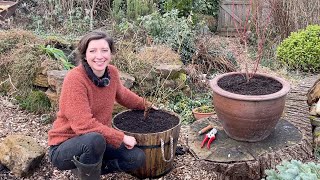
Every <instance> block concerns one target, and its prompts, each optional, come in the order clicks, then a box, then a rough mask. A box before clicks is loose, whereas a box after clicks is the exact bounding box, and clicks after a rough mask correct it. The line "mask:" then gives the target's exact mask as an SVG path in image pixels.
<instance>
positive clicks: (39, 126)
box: [0, 96, 216, 180]
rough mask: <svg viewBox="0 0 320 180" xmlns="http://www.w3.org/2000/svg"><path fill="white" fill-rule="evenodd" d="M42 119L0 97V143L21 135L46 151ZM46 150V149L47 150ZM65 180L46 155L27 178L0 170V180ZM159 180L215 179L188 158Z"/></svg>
mask: <svg viewBox="0 0 320 180" xmlns="http://www.w3.org/2000/svg"><path fill="white" fill-rule="evenodd" d="M41 119H42V118H41V117H40V116H37V115H33V114H30V113H26V112H25V111H23V110H21V109H20V108H19V107H18V106H17V105H16V104H15V103H14V101H12V100H10V99H9V98H7V97H3V96H0V142H1V141H2V140H3V139H4V138H5V137H6V136H7V135H10V134H24V135H28V136H31V137H34V138H35V139H36V140H37V142H38V143H39V144H40V145H41V146H43V147H47V137H48V136H47V132H48V131H49V130H50V128H51V124H47V125H46V124H44V123H42V120H41ZM187 132H188V126H182V127H181V131H180V138H179V142H178V145H185V144H186V143H185V142H186V139H187V138H186V137H187ZM47 149H48V147H47ZM102 177H103V178H102V179H105V180H107V179H114V180H122V179H126V180H127V179H137V178H135V177H133V176H131V175H129V174H126V173H113V174H108V175H104V176H102ZM7 179H8V180H16V179H23V180H29V179H30V180H49V179H52V180H68V179H75V178H74V177H73V175H72V174H71V173H70V171H59V170H57V169H56V168H54V167H53V166H52V165H51V163H50V162H49V160H48V156H47V154H46V156H45V158H44V159H43V160H42V162H41V164H40V167H38V168H37V169H36V170H35V172H34V173H33V174H32V175H31V176H29V177H27V178H16V177H14V176H13V174H11V173H10V171H9V170H7V169H2V168H1V167H0V180H7ZM160 179H178V180H179V179H183V180H187V179H201V180H212V179H216V175H215V174H214V172H207V171H204V170H201V167H200V166H199V163H198V161H197V160H196V159H195V158H194V157H193V156H192V155H191V154H190V153H185V154H184V155H180V156H176V158H175V159H174V167H173V170H172V171H171V172H170V173H168V174H167V175H166V176H164V177H162V178H160Z"/></svg>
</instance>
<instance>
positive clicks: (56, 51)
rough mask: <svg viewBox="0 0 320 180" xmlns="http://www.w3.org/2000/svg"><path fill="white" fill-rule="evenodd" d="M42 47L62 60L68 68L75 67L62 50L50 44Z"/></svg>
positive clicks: (53, 56) (44, 50)
mask: <svg viewBox="0 0 320 180" xmlns="http://www.w3.org/2000/svg"><path fill="white" fill-rule="evenodd" d="M40 49H41V50H42V51H43V52H44V53H46V54H47V55H49V56H50V57H52V58H55V59H57V60H59V61H61V62H62V64H63V66H64V68H65V69H66V70H70V69H72V68H74V65H73V64H71V63H70V62H69V60H68V58H67V56H66V55H65V54H64V52H63V51H62V50H60V49H57V48H54V47H51V46H50V45H47V46H46V47H45V46H43V45H40Z"/></svg>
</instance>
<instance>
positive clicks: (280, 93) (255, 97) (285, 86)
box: [209, 72, 290, 101]
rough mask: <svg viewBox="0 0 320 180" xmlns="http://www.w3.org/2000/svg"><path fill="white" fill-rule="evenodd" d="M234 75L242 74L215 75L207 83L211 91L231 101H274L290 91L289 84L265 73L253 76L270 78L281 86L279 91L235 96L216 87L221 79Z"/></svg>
mask: <svg viewBox="0 0 320 180" xmlns="http://www.w3.org/2000/svg"><path fill="white" fill-rule="evenodd" d="M234 74H244V73H241V72H229V73H224V74H220V75H217V76H216V77H215V78H213V79H212V80H210V82H209V85H210V87H211V89H212V90H213V91H214V92H215V93H217V94H219V95H223V96H225V97H228V98H231V99H237V100H247V101H263V100H271V99H276V98H278V97H281V96H284V95H286V94H287V93H288V92H289V90H290V84H289V83H288V82H287V81H285V80H283V79H282V78H279V77H276V76H273V75H270V74H265V73H256V74H255V75H259V76H265V77H269V78H272V79H274V80H276V81H278V82H280V83H281V84H282V89H281V90H280V91H278V92H275V93H272V94H266V95H242V94H235V93H232V92H229V91H226V90H224V89H222V88H220V87H219V86H218V81H219V80H220V79H221V78H223V77H225V76H230V75H234Z"/></svg>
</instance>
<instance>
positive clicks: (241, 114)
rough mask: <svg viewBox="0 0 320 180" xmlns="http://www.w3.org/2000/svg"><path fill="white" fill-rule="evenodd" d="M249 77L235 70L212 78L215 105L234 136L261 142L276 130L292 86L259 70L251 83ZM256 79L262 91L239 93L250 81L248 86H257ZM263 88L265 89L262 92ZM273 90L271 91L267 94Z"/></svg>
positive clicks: (228, 130) (227, 132)
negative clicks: (247, 78)
mask: <svg viewBox="0 0 320 180" xmlns="http://www.w3.org/2000/svg"><path fill="white" fill-rule="evenodd" d="M245 77H246V76H245V74H243V73H237V72H231V73H225V74H222V75H218V76H216V77H215V78H214V79H213V80H211V81H210V87H211V88H212V90H213V105H214V108H215V111H216V113H217V116H218V119H219V120H220V121H221V124H222V127H223V129H224V131H225V132H226V134H227V135H228V136H229V137H230V138H233V139H235V140H239V141H248V142H257V141H261V140H263V139H265V138H267V137H268V136H269V135H270V134H271V132H272V131H273V130H274V128H275V126H276V124H277V123H278V121H279V119H280V117H281V115H282V113H283V110H284V106H285V99H286V95H287V93H288V92H289V90H290V85H289V83H288V82H286V81H285V80H283V79H281V78H279V77H275V76H272V75H269V74H262V73H256V74H255V75H254V76H253V78H252V79H250V81H249V83H248V82H247V81H246V78H245ZM236 81H237V82H236ZM260 81H263V82H260ZM254 82H258V85H257V87H258V88H260V90H259V91H257V92H254V93H252V95H244V94H239V93H238V92H237V91H238V90H239V91H240V90H241V89H242V88H244V87H239V86H241V85H246V83H247V87H246V88H249V89H250V88H251V89H254V88H253V86H254V85H253V84H250V83H254ZM270 85H271V86H270ZM273 85H274V86H273ZM229 89H232V90H235V92H237V93H235V92H231V91H230V90H229ZM261 90H265V92H263V93H260V91H261ZM267 90H268V91H267ZM250 91H251V90H250ZM270 91H271V93H266V92H270ZM249 94H250V93H249ZM259 94H260V95H259ZM261 94H262V95H261Z"/></svg>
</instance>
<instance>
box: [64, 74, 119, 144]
mask: <svg viewBox="0 0 320 180" xmlns="http://www.w3.org/2000/svg"><path fill="white" fill-rule="evenodd" d="M87 93H88V92H87V88H86V86H85V84H84V83H83V82H81V78H79V75H78V74H71V75H69V76H67V77H66V78H65V80H64V82H63V88H62V92H61V96H60V105H59V106H60V107H59V108H60V111H61V113H62V114H63V115H64V116H65V118H66V119H68V121H69V123H70V126H71V128H72V130H73V131H74V132H75V133H76V134H77V135H81V134H86V133H89V132H98V133H100V134H102V135H103V136H104V137H105V139H106V141H107V143H109V144H111V145H113V146H115V147H116V148H118V147H119V146H120V145H121V143H122V141H123V137H124V133H123V132H120V131H117V130H115V129H113V128H111V127H108V126H106V125H104V124H102V123H100V122H99V121H98V120H97V119H96V118H94V117H93V114H92V111H91V108H90V105H89V100H88V94H87ZM110 113H111V112H110Z"/></svg>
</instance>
